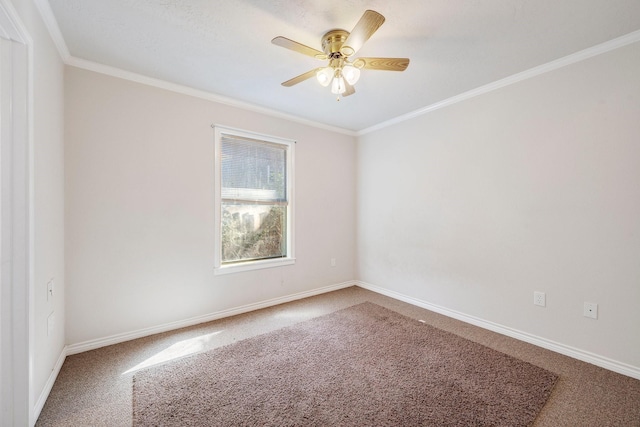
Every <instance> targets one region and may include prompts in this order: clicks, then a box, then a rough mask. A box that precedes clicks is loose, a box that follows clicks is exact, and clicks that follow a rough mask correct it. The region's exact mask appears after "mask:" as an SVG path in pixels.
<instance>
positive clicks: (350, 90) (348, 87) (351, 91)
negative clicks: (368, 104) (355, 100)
mask: <svg viewBox="0 0 640 427" xmlns="http://www.w3.org/2000/svg"><path fill="white" fill-rule="evenodd" d="M344 88H345V91H344V92H343V93H342V97H343V98H344V97H345V96H349V95H353V94H354V93H356V89H355V88H354V87H353V86H351V85H350V84H349V82H348V81H347V79H344Z"/></svg>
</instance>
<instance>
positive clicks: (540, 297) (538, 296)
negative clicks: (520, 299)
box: [533, 292, 547, 307]
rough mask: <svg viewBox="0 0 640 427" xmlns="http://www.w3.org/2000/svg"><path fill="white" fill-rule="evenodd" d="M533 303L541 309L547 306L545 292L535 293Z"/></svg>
mask: <svg viewBox="0 0 640 427" xmlns="http://www.w3.org/2000/svg"><path fill="white" fill-rule="evenodd" d="M533 303H534V304H535V305H539V306H541V307H546V306H547V297H546V295H545V293H544V292H534V293H533Z"/></svg>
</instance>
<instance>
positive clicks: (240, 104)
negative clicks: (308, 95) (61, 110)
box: [34, 0, 640, 137]
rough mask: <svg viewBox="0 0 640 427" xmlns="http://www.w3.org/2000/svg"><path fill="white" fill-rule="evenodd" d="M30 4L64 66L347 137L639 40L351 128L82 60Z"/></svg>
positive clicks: (638, 37) (617, 42)
mask: <svg viewBox="0 0 640 427" xmlns="http://www.w3.org/2000/svg"><path fill="white" fill-rule="evenodd" d="M34 3H35V4H36V6H37V8H38V10H39V12H40V15H41V16H42V19H43V21H44V23H45V25H46V27H47V29H48V30H49V34H50V35H51V38H52V39H53V41H54V43H55V45H56V47H57V49H58V52H59V53H60V56H61V57H62V60H63V62H64V63H65V64H66V65H70V66H73V67H77V68H82V69H85V70H90V71H94V72H97V73H101V74H106V75H110V76H113V77H118V78H121V79H125V80H130V81H134V82H138V83H142V84H146V85H149V86H154V87H158V88H161V89H166V90H169V91H172V92H176V93H180V94H184V95H189V96H193V97H196V98H201V99H205V100H208V101H212V102H217V103H220V104H224V105H228V106H231V107H236V108H241V109H243V110H248V111H253V112H257V113H261V114H265V115H269V116H272V117H277V118H281V119H285V120H289V121H292V122H296V123H300V124H304V125H307V126H312V127H316V128H320V129H324V130H328V131H331V132H336V133H341V134H344V135H349V136H355V137H358V136H362V135H365V134H368V133H371V132H375V131H378V130H381V129H384V128H387V127H390V126H393V125H396V124H398V123H402V122H404V121H407V120H411V119H413V118H416V117H419V116H422V115H424V114H427V113H430V112H432V111H436V110H439V109H441V108H444V107H448V106H450V105H453V104H456V103H458V102H462V101H466V100H468V99H471V98H474V97H476V96H478V95H483V94H485V93H489V92H492V91H494V90H497V89H500V88H503V87H506V86H509V85H512V84H514V83H518V82H521V81H524V80H527V79H530V78H532V77H536V76H539V75H541V74H545V73H548V72H550V71H553V70H557V69H559V68H563V67H566V66H568V65H571V64H575V63H577V62H580V61H584V60H585V59H589V58H592V57H594V56H598V55H601V54H603V53H606V52H610V51H612V50H615V49H619V48H621V47H624V46H627V45H629V44H632V43H636V42H640V30H637V31H634V32H631V33H629V34H626V35H624V36H621V37H618V38H615V39H612V40H609V41H607V42H604V43H601V44H598V45H595V46H592V47H589V48H587V49H584V50H581V51H578V52H576V53H573V54H571V55H567V56H565V57H563V58H560V59H556V60H554V61H551V62H548V63H546V64H543V65H539V66H537V67H534V68H531V69H529V70H525V71H522V72H520V73H517V74H513V75H511V76H509V77H505V78H504V79H500V80H497V81H495V82H492V83H489V84H486V85H484V86H480V87H478V88H475V89H472V90H469V91H467V92H464V93H461V94H459V95H455V96H452V97H451V98H447V99H444V100H442V101H438V102H436V103H433V104H431V105H427V106H425V107H422V108H419V109H417V110H414V111H411V112H409V113H407V114H403V115H401V116H398V117H395V118H392V119H390V120H386V121H384V122H381V123H378V124H377V125H374V126H370V127H368V128H365V129H361V130H359V131H352V130H349V129H344V128H339V127H336V126H331V125H327V124H325V123H319V122H316V121H313V120H309V119H304V118H301V117H298V116H295V115H292V114H287V113H283V112H280V111H276V110H272V109H269V108H266V107H262V106H259V105H256V104H251V103H248V102H244V101H239V100H236V99H232V98H228V97H225V96H222V95H217V94H214V93H212V92H207V91H203V90H199V89H194V88H191V87H188V86H184V85H179V84H176V83H170V82H167V81H164V80H160V79H156V78H153V77H148V76H145V75H142V74H137V73H133V72H130V71H126V70H122V69H119V68H115V67H111V66H107V65H103V64H100V63H97V62H93V61H88V60H85V59H81V58H76V57H74V56H71V53H70V52H69V48H68V47H67V44H66V42H65V40H64V37H63V36H62V32H61V31H60V27H59V26H58V22H57V21H56V19H55V16H54V15H53V11H52V10H51V6H50V5H49V1H48V0H34Z"/></svg>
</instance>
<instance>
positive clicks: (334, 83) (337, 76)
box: [316, 64, 360, 95]
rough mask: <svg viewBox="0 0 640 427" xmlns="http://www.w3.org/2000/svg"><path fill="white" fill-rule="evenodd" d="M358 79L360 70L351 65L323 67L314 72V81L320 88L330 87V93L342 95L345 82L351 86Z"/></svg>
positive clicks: (344, 90) (344, 89) (345, 87)
mask: <svg viewBox="0 0 640 427" xmlns="http://www.w3.org/2000/svg"><path fill="white" fill-rule="evenodd" d="M359 78H360V70H359V69H358V68H356V67H354V66H353V65H352V64H346V65H344V66H342V67H340V66H338V67H333V66H329V67H323V68H319V69H318V71H316V80H318V83H320V84H321V85H322V86H324V87H327V86H329V85H331V93H333V94H335V95H342V94H343V93H345V92H346V90H347V86H346V84H345V81H346V82H347V83H348V84H350V85H351V86H353V85H355V84H356V82H357V81H358V79H359Z"/></svg>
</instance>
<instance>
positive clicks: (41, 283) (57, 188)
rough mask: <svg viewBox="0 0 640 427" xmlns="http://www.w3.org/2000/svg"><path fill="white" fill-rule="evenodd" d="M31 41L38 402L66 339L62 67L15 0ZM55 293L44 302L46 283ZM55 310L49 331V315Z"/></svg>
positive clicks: (32, 12)
mask: <svg viewBox="0 0 640 427" xmlns="http://www.w3.org/2000/svg"><path fill="white" fill-rule="evenodd" d="M13 5H14V7H15V9H16V11H17V12H18V14H19V15H20V18H21V20H22V22H23V23H24V25H25V27H26V28H27V31H28V32H29V35H30V36H31V38H32V40H33V70H34V75H33V123H32V125H33V127H32V129H33V153H32V156H33V171H32V177H33V190H34V194H33V210H34V224H33V225H34V230H32V231H33V237H34V241H33V243H34V250H33V256H34V260H33V262H34V267H33V268H34V270H33V278H32V280H33V285H34V298H35V300H34V306H33V309H34V313H33V320H34V325H33V331H34V335H35V336H34V337H33V342H34V345H35V347H34V348H32V350H31V352H32V354H33V366H32V387H31V393H32V398H33V400H34V402H35V403H37V401H38V399H39V398H40V396H41V394H42V393H43V391H44V389H45V386H46V385H47V381H48V380H49V377H50V375H51V372H52V370H53V369H54V366H55V365H56V361H57V360H58V358H59V356H60V354H61V353H62V350H63V348H64V344H65V336H64V333H65V332H64V323H65V320H64V316H65V315H64V311H65V308H64V300H65V296H64V295H65V292H64V291H65V277H64V148H63V147H64V145H63V126H64V120H63V114H64V109H63V106H64V101H63V91H64V90H63V84H64V81H63V71H64V67H63V64H62V60H61V59H60V57H59V55H58V53H57V50H56V48H55V46H54V44H53V42H52V41H51V38H50V37H49V33H48V31H47V29H46V27H45V25H44V23H43V22H42V20H41V18H40V14H39V12H38V10H37V9H36V7H35V6H34V4H33V2H32V1H14V2H13ZM51 278H54V280H55V285H56V289H55V291H56V294H55V296H54V298H53V299H51V300H49V301H47V292H46V290H47V288H46V286H47V282H48V281H49V280H50V279H51ZM51 313H55V323H54V329H53V331H52V334H51V335H50V336H47V318H48V316H49V315H50V314H51Z"/></svg>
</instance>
